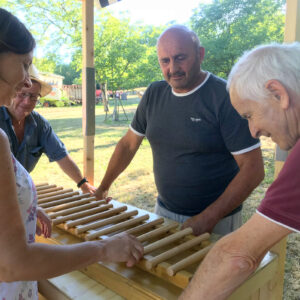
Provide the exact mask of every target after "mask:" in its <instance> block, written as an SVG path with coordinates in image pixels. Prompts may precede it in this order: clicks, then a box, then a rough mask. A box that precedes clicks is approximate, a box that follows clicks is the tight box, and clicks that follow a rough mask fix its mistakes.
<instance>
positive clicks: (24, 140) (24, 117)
mask: <svg viewBox="0 0 300 300" xmlns="http://www.w3.org/2000/svg"><path fill="white" fill-rule="evenodd" d="M29 75H30V79H31V81H32V86H31V87H26V86H24V87H23V88H22V90H21V91H20V92H18V93H16V96H15V97H14V99H13V101H12V103H11V105H9V106H8V107H7V108H6V107H2V108H0V128H2V129H3V130H4V131H5V133H6V134H7V136H8V138H9V142H10V148H11V151H12V153H13V155H14V156H15V157H16V159H17V160H18V161H19V162H20V163H21V164H22V166H23V167H24V168H25V169H26V170H27V172H29V173H30V172H32V171H33V170H34V168H35V166H36V165H37V163H38V161H39V159H40V158H41V156H42V154H43V153H44V154H46V155H47V157H48V159H49V161H50V162H53V161H55V162H57V164H58V165H59V166H60V168H61V169H62V170H63V172H64V173H65V174H66V175H67V176H69V177H70V178H71V179H72V180H73V181H74V182H75V184H76V185H77V187H80V188H81V190H82V192H83V193H91V194H93V193H94V192H95V191H96V188H95V187H93V186H92V185H90V184H89V183H88V181H87V180H86V179H85V178H84V177H83V176H82V173H81V171H80V169H79V167H78V166H77V165H76V163H75V162H74V160H73V159H72V158H71V156H70V155H69V153H68V151H67V149H66V147H65V145H64V144H63V142H62V141H61V140H60V139H59V138H58V136H57V135H56V134H55V132H54V130H53V129H52V126H51V125H50V123H49V122H48V121H47V120H46V119H45V118H44V117H43V116H41V115H40V114H39V113H38V112H36V111H34V109H35V106H36V104H37V102H38V100H39V98H40V97H44V96H46V95H48V94H49V93H50V92H51V90H52V87H51V86H50V85H49V84H47V83H46V82H45V81H43V80H41V78H40V76H39V73H38V70H37V69H36V68H35V67H34V66H33V65H31V66H30V67H29Z"/></svg>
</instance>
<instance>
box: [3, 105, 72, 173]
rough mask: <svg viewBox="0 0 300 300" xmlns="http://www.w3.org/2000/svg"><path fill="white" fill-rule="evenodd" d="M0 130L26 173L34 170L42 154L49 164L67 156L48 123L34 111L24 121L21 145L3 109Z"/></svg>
mask: <svg viewBox="0 0 300 300" xmlns="http://www.w3.org/2000/svg"><path fill="white" fill-rule="evenodd" d="M0 128H2V129H3V130H4V131H5V133H6V134H7V136H8V139H9V143H10V148H11V151H12V153H13V154H14V156H15V157H16V159H17V160H18V161H19V162H20V163H21V164H22V165H23V167H24V168H25V169H26V170H27V171H28V172H31V171H32V170H33V169H34V167H35V165H36V164H37V162H38V161H39V159H40V157H41V156H42V154H43V153H45V154H46V155H47V157H48V158H49V161H50V162H52V161H57V160H60V159H62V158H64V157H65V156H66V155H67V154H68V152H67V149H66V148H65V146H64V144H63V142H62V141H61V140H60V139H59V138H58V137H57V135H56V134H55V132H54V131H53V129H52V127H51V125H50V124H49V122H48V121H47V120H46V119H45V118H44V117H42V116H41V115H40V114H39V113H37V112H35V111H33V112H31V113H30V115H28V116H27V117H26V119H25V132H24V138H23V141H22V142H21V143H19V141H18V139H17V136H16V134H15V131H14V129H13V126H12V121H11V117H10V115H9V113H8V110H7V109H6V108H5V107H1V108H0Z"/></svg>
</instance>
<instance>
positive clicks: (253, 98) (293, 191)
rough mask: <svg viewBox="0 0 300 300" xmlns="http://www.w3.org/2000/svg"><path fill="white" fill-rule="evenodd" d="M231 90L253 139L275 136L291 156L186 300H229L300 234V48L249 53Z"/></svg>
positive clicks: (271, 48) (216, 251) (237, 67)
mask: <svg viewBox="0 0 300 300" xmlns="http://www.w3.org/2000/svg"><path fill="white" fill-rule="evenodd" d="M227 87H228V89H229V92H230V96H231V102H232V104H233V106H234V107H235V109H236V110H237V111H238V113H239V114H240V115H241V116H243V117H244V118H246V119H247V120H248V123H249V128H250V131H251V134H252V136H253V137H256V138H257V137H260V136H262V135H264V136H268V137H271V139H272V140H273V141H274V142H275V143H277V144H278V145H279V147H280V148H281V149H283V150H291V152H290V154H289V156H288V158H287V160H286V162H285V164H284V167H283V169H282V170H281V172H280V173H279V176H278V177H277V179H276V180H275V181H274V182H273V183H272V185H271V186H270V187H269V189H268V190H267V192H266V195H265V198H264V199H263V200H262V202H261V204H260V206H259V207H258V209H257V211H256V213H255V214H254V215H253V216H252V217H251V218H250V220H249V221H248V222H247V223H245V224H244V225H243V226H242V227H241V228H240V229H238V230H237V231H235V232H234V233H232V234H230V235H228V236H226V237H224V238H222V239H221V240H220V241H219V242H218V243H217V244H216V245H215V246H214V247H213V248H212V250H211V251H210V253H209V254H208V255H207V257H206V258H205V260H204V261H203V262H202V263H201V265H200V267H199V269H198V270H197V272H196V273H195V275H194V278H193V280H192V281H191V283H190V285H189V286H188V287H187V289H186V290H185V291H184V293H183V294H182V295H181V298H180V299H206V300H212V299H216V300H222V299H227V297H228V296H229V295H230V294H232V292H233V291H234V290H235V289H236V288H237V287H238V286H239V285H241V284H242V283H243V282H244V281H245V280H246V279H247V278H248V277H249V275H250V274H251V273H253V272H254V271H255V269H256V268H257V266H258V265H259V263H260V261H261V260H262V258H263V257H264V255H265V254H266V252H267V251H268V250H269V249H270V248H271V247H272V246H273V245H274V244H276V243H277V242H278V241H280V240H281V239H282V238H284V237H285V236H287V235H288V234H289V233H291V232H300V184H299V178H300V168H299V163H300V44H299V43H293V44H289V45H288V44H283V45H279V44H271V45H267V46H260V47H258V48H255V49H253V50H252V51H250V52H248V53H245V54H244V55H243V56H242V58H240V60H239V61H238V62H237V63H236V65H235V66H234V67H233V69H232V71H231V73H230V75H229V80H228V84H227Z"/></svg>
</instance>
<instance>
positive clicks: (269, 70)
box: [227, 42, 300, 101]
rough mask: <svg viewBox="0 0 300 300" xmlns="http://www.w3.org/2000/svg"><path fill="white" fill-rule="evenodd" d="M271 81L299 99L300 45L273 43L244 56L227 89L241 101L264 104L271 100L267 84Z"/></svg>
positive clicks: (229, 78)
mask: <svg viewBox="0 0 300 300" xmlns="http://www.w3.org/2000/svg"><path fill="white" fill-rule="evenodd" d="M271 79H275V80H278V81H279V82H280V83H281V84H282V85H284V86H285V87H286V88H287V90H291V91H294V92H296V94H297V95H299V96H300V43H298V42H295V43H292V44H277V43H274V44H270V45H263V46H259V47H256V48H254V49H253V50H251V51H248V52H245V53H244V54H243V56H242V57H241V58H240V59H239V60H238V62H237V63H236V64H235V65H234V66H233V68H232V70H231V72H230V74H229V77H228V81H227V89H228V90H229V89H230V90H234V91H235V92H236V93H237V95H238V97H239V98H240V99H243V100H245V99H251V100H255V101H262V100H264V99H266V98H267V97H269V96H270V92H269V91H268V90H267V89H266V87H265V84H266V83H267V82H268V81H269V80H271Z"/></svg>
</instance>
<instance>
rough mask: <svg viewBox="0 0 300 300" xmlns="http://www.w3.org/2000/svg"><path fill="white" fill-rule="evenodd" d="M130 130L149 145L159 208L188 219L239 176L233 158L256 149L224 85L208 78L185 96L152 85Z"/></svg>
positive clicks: (165, 85) (162, 85)
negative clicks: (143, 136)
mask: <svg viewBox="0 0 300 300" xmlns="http://www.w3.org/2000/svg"><path fill="white" fill-rule="evenodd" d="M131 129H132V130H133V132H135V133H136V134H138V135H145V136H146V137H147V139H148V140H149V142H150V145H151V148H152V153H153V165H154V177H155V183H156V186H157V190H158V193H159V196H158V201H159V203H160V205H162V206H163V207H165V208H167V209H169V210H170V211H172V212H175V213H178V214H182V215H187V216H192V215H195V214H198V213H200V212H201V211H203V210H204V209H205V208H206V207H207V206H209V205H210V204H211V203H213V202H214V201H215V200H216V199H217V198H218V197H219V196H220V195H221V194H222V193H223V191H224V190H225V189H226V187H227V185H228V184H229V183H230V181H231V180H232V178H233V177H234V176H235V175H236V174H237V172H238V171H239V168H238V165H237V163H236V161H235V159H234V158H233V156H232V154H240V153H244V152H248V151H250V150H252V149H254V148H258V147H259V146H260V143H259V140H257V139H253V138H252V137H251V134H250V132H249V128H248V124H247V121H246V120H244V119H242V118H241V117H240V116H239V114H238V113H237V112H236V111H235V109H234V108H233V107H232V105H231V103H230V99H229V95H228V93H227V91H226V82H225V81H224V80H223V79H220V78H218V77H216V76H214V75H212V74H208V75H207V77H206V79H205V81H204V82H203V83H202V84H201V85H200V86H199V87H198V88H196V89H194V90H193V91H191V92H189V93H187V94H176V93H174V92H173V91H172V89H171V87H170V86H169V84H168V83H167V82H165V81H159V82H154V83H152V84H151V85H150V86H149V87H148V89H147V90H146V92H145V94H144V96H143V98H142V100H141V102H140V104H139V106H138V108H137V111H136V113H135V116H134V118H133V121H132V123H131Z"/></svg>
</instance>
